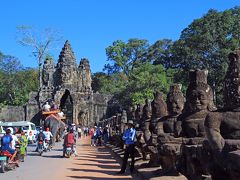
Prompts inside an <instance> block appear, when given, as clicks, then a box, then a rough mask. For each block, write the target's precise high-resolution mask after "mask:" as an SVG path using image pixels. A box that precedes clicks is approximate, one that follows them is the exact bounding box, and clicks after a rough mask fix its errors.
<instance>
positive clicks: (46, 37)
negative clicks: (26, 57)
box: [17, 26, 62, 88]
mask: <svg viewBox="0 0 240 180" xmlns="http://www.w3.org/2000/svg"><path fill="white" fill-rule="evenodd" d="M17 41H18V42H19V43H20V44H21V45H22V46H27V47H30V48H32V54H33V55H34V57H36V59H37V63H38V69H39V88H40V87H41V85H42V76H41V75H42V74H41V72H42V63H43V60H44V59H45V58H46V56H48V55H49V53H50V51H51V50H53V49H55V48H56V47H57V45H58V44H59V43H60V42H62V37H61V36H60V35H59V32H58V31H56V30H55V29H52V28H46V29H43V30H38V29H36V28H33V27H32V26H18V27H17Z"/></svg>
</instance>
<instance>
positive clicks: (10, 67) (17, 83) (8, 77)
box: [0, 53, 38, 105]
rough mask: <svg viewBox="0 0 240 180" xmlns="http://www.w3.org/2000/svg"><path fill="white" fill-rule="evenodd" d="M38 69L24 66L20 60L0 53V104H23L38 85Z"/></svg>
mask: <svg viewBox="0 0 240 180" xmlns="http://www.w3.org/2000/svg"><path fill="white" fill-rule="evenodd" d="M37 77H38V76H37V71H36V69H32V68H23V66H22V65H21V63H20V61H19V60H18V59H17V58H15V57H13V56H9V55H4V54H3V53H0V105H23V104H25V103H26V102H27V101H28V95H29V93H30V92H31V91H36V90H37V87H38V78H37Z"/></svg>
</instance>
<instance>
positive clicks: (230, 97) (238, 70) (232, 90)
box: [224, 50, 240, 108]
mask: <svg viewBox="0 0 240 180" xmlns="http://www.w3.org/2000/svg"><path fill="white" fill-rule="evenodd" d="M228 58H229V61H230V63H229V66H228V70H227V74H226V76H225V80H224V101H225V103H224V106H225V108H238V107H239V106H240V50H236V51H234V52H232V53H230V54H229V56H228Z"/></svg>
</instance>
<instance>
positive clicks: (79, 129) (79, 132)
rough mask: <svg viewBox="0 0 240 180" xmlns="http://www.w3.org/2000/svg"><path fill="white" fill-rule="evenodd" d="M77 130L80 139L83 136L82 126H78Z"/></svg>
mask: <svg viewBox="0 0 240 180" xmlns="http://www.w3.org/2000/svg"><path fill="white" fill-rule="evenodd" d="M77 132H78V139H81V136H82V129H81V127H80V126H79V127H78V128H77Z"/></svg>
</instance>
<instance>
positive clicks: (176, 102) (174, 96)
mask: <svg viewBox="0 0 240 180" xmlns="http://www.w3.org/2000/svg"><path fill="white" fill-rule="evenodd" d="M181 87H182V86H181V85H180V84H175V85H172V86H171V87H170V92H169V93H168V95H167V107H168V114H169V115H168V116H165V117H163V118H162V119H161V121H162V122H163V132H164V133H172V134H174V133H175V134H174V135H175V136H178V135H179V134H180V129H181V128H180V127H177V124H176V122H177V117H178V116H179V115H180V114H181V113H182V110H183V107H184V102H185V97H184V96H183V93H182V91H181Z"/></svg>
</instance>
